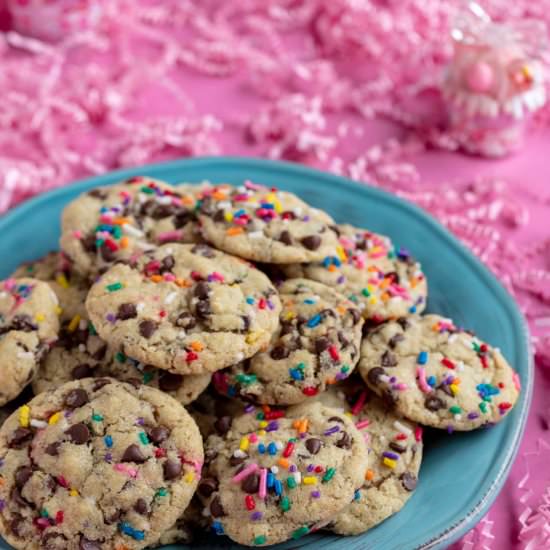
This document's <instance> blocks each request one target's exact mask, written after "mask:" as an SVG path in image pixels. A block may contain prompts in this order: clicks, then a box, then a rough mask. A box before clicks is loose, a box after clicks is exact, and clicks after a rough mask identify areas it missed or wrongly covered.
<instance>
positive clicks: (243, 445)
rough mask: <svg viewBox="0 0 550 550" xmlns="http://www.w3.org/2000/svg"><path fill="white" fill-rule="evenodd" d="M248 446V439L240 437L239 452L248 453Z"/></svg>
mask: <svg viewBox="0 0 550 550" xmlns="http://www.w3.org/2000/svg"><path fill="white" fill-rule="evenodd" d="M248 445H249V441H248V437H242V438H241V443H240V445H239V449H240V450H241V451H248Z"/></svg>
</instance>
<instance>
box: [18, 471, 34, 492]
mask: <svg viewBox="0 0 550 550" xmlns="http://www.w3.org/2000/svg"><path fill="white" fill-rule="evenodd" d="M31 476H32V468H31V467H30V466H21V467H20V468H17V470H16V472H15V484H16V485H17V487H19V488H20V489H21V488H22V487H23V485H25V483H27V481H28V480H29V479H30V478H31Z"/></svg>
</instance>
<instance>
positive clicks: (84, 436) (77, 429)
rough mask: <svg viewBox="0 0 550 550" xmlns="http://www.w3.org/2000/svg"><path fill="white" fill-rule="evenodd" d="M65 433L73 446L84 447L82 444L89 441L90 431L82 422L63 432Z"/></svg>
mask: <svg viewBox="0 0 550 550" xmlns="http://www.w3.org/2000/svg"><path fill="white" fill-rule="evenodd" d="M65 433H66V434H67V435H68V436H69V438H70V440H71V441H72V442H73V443H74V444H75V445H84V443H87V442H88V441H89V440H90V430H89V429H88V426H86V424H84V422H79V423H78V424H75V425H74V426H71V427H70V428H69V429H67V430H65Z"/></svg>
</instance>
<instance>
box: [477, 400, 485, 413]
mask: <svg viewBox="0 0 550 550" xmlns="http://www.w3.org/2000/svg"><path fill="white" fill-rule="evenodd" d="M479 408H480V410H481V412H482V413H486V412H487V403H485V401H482V402H481V403H480V404H479Z"/></svg>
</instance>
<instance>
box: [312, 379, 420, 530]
mask: <svg viewBox="0 0 550 550" xmlns="http://www.w3.org/2000/svg"><path fill="white" fill-rule="evenodd" d="M318 399H319V401H320V402H321V403H323V404H324V405H326V406H328V407H335V408H336V409H337V410H338V411H339V412H341V413H345V414H346V415H348V416H349V418H351V420H352V421H353V422H354V423H355V427H356V428H357V429H359V430H360V431H361V432H362V433H363V435H364V436H365V441H366V443H367V447H368V451H369V468H368V470H367V472H366V475H365V479H364V481H363V486H362V487H361V488H360V489H358V490H357V491H356V492H355V495H354V497H353V501H352V503H351V504H350V505H349V506H347V507H346V508H345V509H344V511H343V512H341V513H340V514H339V515H338V516H337V517H336V518H335V519H334V520H333V521H332V522H331V523H330V524H329V525H328V526H327V529H330V530H331V531H333V532H334V533H337V534H339V535H358V534H360V533H364V532H365V531H368V530H369V529H371V528H372V527H374V526H375V525H377V524H378V523H380V522H382V521H384V520H385V519H387V518H388V517H390V516H391V515H393V514H395V513H396V512H398V511H399V510H400V509H401V508H402V507H403V506H404V505H405V504H406V502H407V500H408V499H409V498H410V496H411V495H412V493H413V491H414V490H415V488H416V485H417V482H418V472H419V470H420V463H421V462H422V448H423V445H422V429H421V428H420V427H419V426H418V425H417V424H414V423H412V422H409V421H407V420H404V419H403V418H402V417H401V416H399V415H398V414H396V413H395V412H394V411H393V410H392V409H391V408H389V407H388V406H387V404H386V403H384V402H383V401H382V400H381V399H380V398H379V397H377V396H376V395H374V394H373V393H372V392H371V391H370V390H367V388H366V387H365V386H364V383H363V381H362V380H361V379H360V378H359V377H357V378H356V377H355V376H353V377H352V378H350V379H348V380H346V381H345V382H343V383H342V384H338V385H335V386H331V388H330V389H329V390H328V391H327V392H325V393H323V394H320V395H319V398H318Z"/></svg>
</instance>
